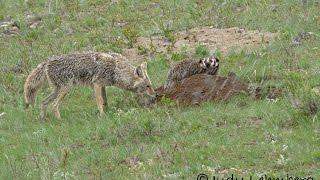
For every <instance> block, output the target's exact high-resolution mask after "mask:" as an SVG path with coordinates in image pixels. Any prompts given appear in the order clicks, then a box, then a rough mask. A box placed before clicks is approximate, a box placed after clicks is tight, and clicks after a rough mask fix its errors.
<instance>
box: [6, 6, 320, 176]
mask: <svg viewBox="0 0 320 180" xmlns="http://www.w3.org/2000/svg"><path fill="white" fill-rule="evenodd" d="M0 7H1V8H0V19H4V18H6V17H12V19H14V20H17V21H18V22H19V25H20V27H21V29H20V34H19V35H18V36H14V37H1V40H0V47H1V48H0V59H1V61H0V68H1V69H0V114H1V113H2V112H4V113H5V114H4V115H2V116H1V117H0V152H1V154H0V179H89V178H90V179H95V178H96V179H111V178H112V179H196V177H197V175H198V174H199V173H206V174H208V175H210V176H211V177H212V176H213V175H216V176H219V177H226V176H228V175H229V176H230V175H231V174H232V173H233V174H237V175H238V176H240V177H246V178H247V177H249V176H250V175H252V176H254V177H256V178H258V177H260V176H262V175H264V174H267V175H268V176H274V177H286V175H287V174H289V175H292V176H299V177H307V176H312V177H314V178H315V179H318V178H319V177H320V172H319V166H320V134H319V133H320V129H319V128H320V123H319V119H320V118H319V117H320V113H319V109H320V103H319V102H320V101H319V100H320V98H319V93H316V91H315V89H316V88H318V87H319V86H320V78H319V70H320V59H319V57H320V50H319V48H320V41H319V38H312V39H310V40H308V41H306V42H304V43H303V45H301V46H299V47H296V48H292V49H291V50H289V51H290V52H289V53H287V52H288V51H287V50H286V47H287V46H288V44H289V43H290V41H291V39H292V38H293V37H294V36H295V35H296V34H297V33H298V32H301V31H312V32H314V33H316V34H320V30H319V23H320V12H319V7H320V5H319V1H316V0H314V1H313V0H310V1H297V0H294V1H291V0H283V1H281V2H275V1H271V0H266V1H255V0H235V1H232V2H231V1H220V0H217V1H208V0H174V1H146V0H138V1H133V0H123V1H114V2H105V1H93V0H87V1H62V0H50V1H44V0H39V1H32V0H29V1H22V0H13V1H0ZM28 13H32V14H38V15H41V16H42V17H43V21H42V26H40V27H38V28H35V29H30V28H28V26H27V22H26V18H25V16H26V14H28ZM121 22H125V23H127V25H126V27H125V28H122V27H121V26H118V25H117V24H119V23H121ZM206 25H212V26H214V27H218V28H223V27H233V26H238V27H245V28H247V29H258V30H262V31H271V32H277V33H279V38H278V39H277V40H275V41H274V42H272V43H271V44H270V45H269V46H266V47H260V48H257V49H254V50H252V51H250V52H249V51H242V52H237V53H232V52H231V53H230V54H229V55H227V56H224V57H222V58H220V59H221V60H222V64H221V69H220V70H221V71H220V73H221V74H222V75H226V74H227V73H228V72H229V71H234V72H236V73H237V74H238V75H240V77H241V78H242V79H243V80H246V81H249V82H252V83H261V82H264V83H267V84H270V85H273V86H277V87H281V88H283V89H284V90H285V91H286V94H285V95H284V96H283V97H281V98H279V99H278V100H277V101H274V102H270V101H268V100H266V99H262V100H254V99H252V98H250V97H245V96H239V97H235V98H233V99H232V100H231V101H229V102H225V103H204V104H202V105H200V106H198V107H179V106H176V105H175V104H174V103H172V102H170V101H164V102H163V103H162V104H159V105H158V106H157V107H155V108H152V109H143V108H141V107H139V106H138V105H137V103H136V102H135V96H134V95H133V94H131V93H129V92H126V91H122V90H119V89H116V88H109V89H108V94H107V97H108V103H109V107H110V108H109V111H108V114H107V115H106V116H105V117H102V118H99V117H98V111H97V108H96V106H95V102H94V97H93V94H92V90H90V89H89V88H77V89H75V90H74V91H72V92H71V93H70V94H69V95H68V96H67V97H66V98H65V99H64V101H63V103H62V105H61V115H62V117H63V120H62V121H58V120H56V119H55V118H54V117H53V115H52V114H49V119H50V121H48V122H47V123H40V122H39V120H38V116H39V102H40V101H41V99H42V98H43V97H44V96H46V95H47V94H48V92H49V89H48V88H43V89H42V90H41V91H40V92H39V93H38V97H37V101H36V102H37V103H36V105H35V108H33V109H32V110H29V111H27V112H25V111H24V109H23V83H24V80H25V78H26V76H27V74H28V73H29V72H30V70H31V69H33V68H34V67H36V65H37V64H38V63H40V62H42V61H44V60H45V59H46V58H47V57H49V56H52V55H58V54H64V53H69V52H75V51H82V50H96V51H116V52H121V51H122V49H123V48H129V47H131V46H132V43H134V41H135V40H136V38H137V37H138V36H151V35H161V36H164V37H166V38H168V39H169V40H170V41H174V40H175V38H174V33H173V32H176V31H179V30H184V29H188V28H192V27H199V26H206ZM205 53H207V50H206V49H205V48H204V47H199V48H198V51H197V52H194V54H195V56H197V55H198V56H199V55H200V56H202V55H203V54H205ZM184 56H185V55H184V53H183V52H181V53H180V54H179V53H178V54H175V53H172V54H171V55H169V56H167V55H164V54H157V55H156V56H155V57H154V58H152V59H151V60H150V62H149V67H148V68H149V76H150V78H151V80H152V81H153V83H154V86H155V87H157V86H159V85H161V84H162V83H163V82H164V80H165V78H166V77H165V75H166V73H167V71H168V68H169V65H170V62H171V61H172V59H170V58H169V59H168V57H171V58H173V60H174V61H177V60H181V59H182V58H183V57H184ZM12 68H20V69H21V70H22V73H15V72H12V71H5V70H6V69H9V70H10V69H12ZM297 100H299V106H298V108H294V107H292V101H297Z"/></svg>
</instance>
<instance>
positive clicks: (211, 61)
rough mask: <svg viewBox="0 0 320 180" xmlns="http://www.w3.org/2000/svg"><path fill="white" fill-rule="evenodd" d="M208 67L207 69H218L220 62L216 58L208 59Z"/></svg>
mask: <svg viewBox="0 0 320 180" xmlns="http://www.w3.org/2000/svg"><path fill="white" fill-rule="evenodd" d="M206 66H207V68H212V67H218V66H219V60H218V59H217V58H216V57H214V56H211V57H209V58H207V59H206Z"/></svg>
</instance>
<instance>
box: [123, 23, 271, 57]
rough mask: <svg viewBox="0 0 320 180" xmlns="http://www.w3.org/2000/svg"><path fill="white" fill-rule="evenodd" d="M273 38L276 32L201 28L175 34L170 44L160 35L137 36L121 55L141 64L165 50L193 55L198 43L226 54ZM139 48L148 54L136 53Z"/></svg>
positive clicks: (235, 28) (266, 42)
mask: <svg viewBox="0 0 320 180" xmlns="http://www.w3.org/2000/svg"><path fill="white" fill-rule="evenodd" d="M276 35H277V34H276V33H270V32H260V31H249V30H245V29H243V28H238V27H233V28H226V29H216V28H213V27H202V28H194V29H190V30H188V31H181V32H178V33H175V34H174V36H175V42H174V43H172V42H170V41H168V39H166V38H165V37H160V36H153V37H149V38H147V37H139V38H138V39H137V41H136V43H135V44H134V46H133V48H131V49H126V50H124V52H123V54H124V55H127V56H128V57H130V59H133V60H138V61H141V60H142V59H143V58H148V56H150V55H152V54H154V53H167V52H168V51H169V50H170V51H173V52H179V51H181V50H183V51H186V52H188V53H193V52H194V49H195V48H196V47H197V46H198V45H199V44H200V45H205V46H206V47H207V48H209V50H210V51H215V50H219V51H220V52H222V53H223V54H227V53H228V52H229V51H230V50H235V51H237V50H243V49H252V48H255V47H259V46H260V45H263V44H268V43H269V42H270V41H271V40H272V39H273V38H274V37H275V36H276ZM139 48H140V49H146V50H147V51H148V52H146V53H144V54H143V53H141V52H140V54H139V50H138V49H139Z"/></svg>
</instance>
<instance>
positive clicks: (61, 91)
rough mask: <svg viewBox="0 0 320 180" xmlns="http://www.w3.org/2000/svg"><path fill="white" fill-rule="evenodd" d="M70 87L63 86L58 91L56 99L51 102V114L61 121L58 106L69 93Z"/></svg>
mask: <svg viewBox="0 0 320 180" xmlns="http://www.w3.org/2000/svg"><path fill="white" fill-rule="evenodd" d="M69 90H70V87H68V86H65V87H61V88H60V89H59V91H58V95H57V97H56V98H55V99H54V101H53V113H54V115H55V116H56V118H57V119H61V116H60V112H59V105H60V102H61V100H62V99H63V97H64V96H65V95H66V94H67V93H68V92H69Z"/></svg>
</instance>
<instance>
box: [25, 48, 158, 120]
mask: <svg viewBox="0 0 320 180" xmlns="http://www.w3.org/2000/svg"><path fill="white" fill-rule="evenodd" d="M46 80H47V81H48V82H49V83H50V85H51V86H52V87H53V91H52V93H51V94H50V95H49V96H48V97H46V98H45V99H44V100H43V101H42V103H41V113H40V119H41V120H44V119H45V117H46V110H47V106H48V105H49V104H50V103H53V112H54V114H55V116H56V117H57V118H60V113H59V103H60V101H61V99H62V98H63V97H64V96H65V95H66V94H67V93H68V91H69V90H70V89H71V88H72V87H73V86H75V85H77V84H81V85H88V86H91V87H93V88H94V90H95V97H96V101H97V105H98V109H99V111H100V114H104V109H105V106H106V105H107V104H106V103H107V102H106V94H105V86H116V87H119V88H122V89H125V90H129V91H132V92H135V93H137V94H138V96H139V100H140V102H141V104H143V105H150V104H152V103H154V102H155V92H154V90H153V89H152V87H151V82H150V80H149V77H148V74H147V64H146V63H142V64H141V65H140V66H138V67H134V66H132V65H131V64H130V63H129V62H128V60H127V58H126V57H124V56H122V55H120V54H118V53H98V52H85V53H75V54H69V55H62V56H54V57H51V58H49V60H48V61H46V62H43V63H41V64H39V65H38V67H37V68H35V69H34V70H33V71H32V72H31V73H30V75H29V76H28V77H27V79H26V82H25V84H24V97H25V103H26V108H27V107H28V106H29V105H30V104H33V102H34V99H35V95H36V91H37V90H38V89H39V88H40V86H41V85H42V84H43V83H44V82H45V81H46Z"/></svg>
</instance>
